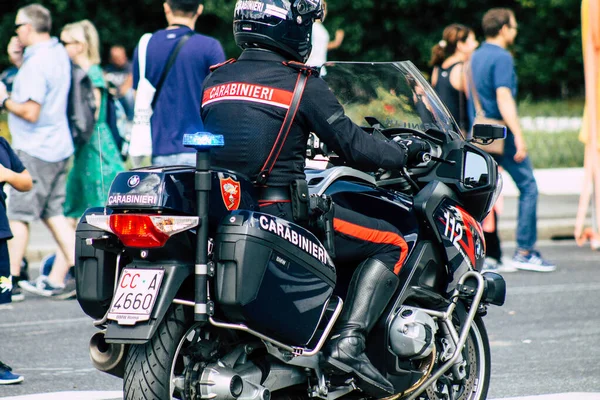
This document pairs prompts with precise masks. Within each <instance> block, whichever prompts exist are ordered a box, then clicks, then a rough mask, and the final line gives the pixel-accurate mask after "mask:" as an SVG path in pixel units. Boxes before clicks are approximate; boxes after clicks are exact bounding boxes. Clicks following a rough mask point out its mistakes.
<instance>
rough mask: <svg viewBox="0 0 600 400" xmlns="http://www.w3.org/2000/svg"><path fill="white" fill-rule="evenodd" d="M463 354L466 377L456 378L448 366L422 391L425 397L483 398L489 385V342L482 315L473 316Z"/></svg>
mask: <svg viewBox="0 0 600 400" xmlns="http://www.w3.org/2000/svg"><path fill="white" fill-rule="evenodd" d="M455 325H456V324H455ZM458 328H459V327H458V326H457V329H458ZM462 354H463V358H464V360H465V361H466V366H465V372H466V376H465V378H464V379H462V380H457V379H456V378H455V376H454V375H453V373H452V368H450V369H449V370H448V371H447V372H446V373H445V374H444V375H442V376H441V377H440V378H439V379H438V380H437V382H436V383H434V384H433V385H431V386H430V387H428V388H427V389H426V391H425V393H424V394H426V397H425V398H426V399H429V400H442V399H457V400H485V399H486V398H487V392H488V389H489V386H490V362H491V356H490V342H489V339H488V335H487V331H486V329H485V325H484V324H483V320H482V319H481V317H475V320H474V321H473V324H472V325H471V330H470V331H469V336H468V337H467V341H466V343H465V347H464V348H463V352H462Z"/></svg>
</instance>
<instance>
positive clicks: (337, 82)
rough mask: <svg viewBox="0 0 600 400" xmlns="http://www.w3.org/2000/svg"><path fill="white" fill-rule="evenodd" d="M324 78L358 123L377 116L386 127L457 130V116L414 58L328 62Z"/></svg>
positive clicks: (351, 117) (360, 124) (352, 118)
mask: <svg viewBox="0 0 600 400" xmlns="http://www.w3.org/2000/svg"><path fill="white" fill-rule="evenodd" d="M323 79H324V80H325V81H326V82H327V83H328V85H329V87H330V88H331V90H332V91H333V93H334V94H335V95H336V97H337V99H338V101H339V102H340V103H341V104H342V106H344V110H345V111H346V115H348V117H349V118H350V119H351V120H352V121H353V122H354V123H355V124H357V125H359V126H365V122H366V120H365V118H367V117H374V118H376V119H377V120H378V121H379V122H380V123H381V124H382V125H383V126H384V127H385V128H412V129H417V130H420V131H423V132H424V131H426V130H428V129H437V130H440V131H442V132H449V131H454V132H456V133H457V134H459V135H460V136H461V137H462V138H463V139H464V135H463V133H462V132H461V131H460V129H459V128H458V125H457V124H456V122H455V121H454V118H453V117H452V115H451V114H450V112H449V111H448V109H447V108H446V106H445V105H444V103H442V101H441V100H440V99H439V97H438V96H437V94H436V93H435V91H434V90H433V88H432V87H431V86H430V85H429V83H428V82H427V81H426V80H425V78H424V77H423V75H421V73H420V72H419V70H418V69H417V67H415V65H414V64H413V63H412V62H410V61H400V62H382V63H370V62H328V63H326V64H325V74H324V75H323Z"/></svg>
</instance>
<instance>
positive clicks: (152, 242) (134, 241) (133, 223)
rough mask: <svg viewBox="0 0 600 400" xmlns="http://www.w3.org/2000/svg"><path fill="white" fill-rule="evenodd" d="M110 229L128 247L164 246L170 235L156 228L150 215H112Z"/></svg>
mask: <svg viewBox="0 0 600 400" xmlns="http://www.w3.org/2000/svg"><path fill="white" fill-rule="evenodd" d="M110 229H111V230H112V231H113V232H114V233H115V235H117V237H118V238H119V239H120V240H121V242H123V244H124V245H125V246H127V247H138V248H150V247H162V246H164V245H165V243H166V242H167V240H168V239H169V235H166V234H164V233H162V232H161V231H159V230H158V229H156V227H155V226H154V224H153V223H152V220H151V219H150V216H149V215H136V214H116V215H111V216H110Z"/></svg>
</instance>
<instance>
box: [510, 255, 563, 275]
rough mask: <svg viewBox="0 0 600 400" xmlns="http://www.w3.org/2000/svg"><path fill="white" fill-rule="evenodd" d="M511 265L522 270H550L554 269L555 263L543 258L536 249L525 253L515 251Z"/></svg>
mask: <svg viewBox="0 0 600 400" xmlns="http://www.w3.org/2000/svg"><path fill="white" fill-rule="evenodd" d="M512 265H513V266H514V267H515V268H517V269H521V270H524V271H535V272H552V271H554V270H556V265H554V264H552V263H550V262H548V261H546V260H544V259H543V258H542V256H541V254H540V252H539V251H536V250H531V251H530V252H529V254H527V255H523V254H521V253H519V252H518V251H517V252H515V255H514V256H513V258H512Z"/></svg>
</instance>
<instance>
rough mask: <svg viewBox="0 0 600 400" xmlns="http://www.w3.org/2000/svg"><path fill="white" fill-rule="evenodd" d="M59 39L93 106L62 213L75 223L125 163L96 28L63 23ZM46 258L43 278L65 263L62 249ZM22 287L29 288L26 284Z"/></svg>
mask: <svg viewBox="0 0 600 400" xmlns="http://www.w3.org/2000/svg"><path fill="white" fill-rule="evenodd" d="M60 41H61V43H62V44H63V46H64V47H65V49H66V50H67V54H68V55H69V58H70V59H71V61H72V62H73V64H74V65H76V66H78V67H80V68H81V69H83V70H84V71H85V72H86V73H87V75H88V77H89V78H90V80H91V82H92V85H93V87H94V89H93V92H94V98H95V105H96V107H95V110H96V112H95V119H96V123H95V126H94V129H93V133H92V134H91V137H90V138H89V140H87V141H86V142H84V143H79V144H76V145H75V153H74V157H73V166H72V168H71V170H70V171H69V175H68V177H67V188H66V199H65V203H64V214H65V216H66V217H67V219H68V220H69V222H70V223H71V224H72V225H73V226H75V225H76V222H77V219H79V218H80V217H81V215H82V214H83V212H84V211H85V210H86V209H87V208H90V207H101V206H103V205H104V203H105V200H106V197H107V195H108V189H109V187H110V184H111V182H112V181H113V179H114V178H115V176H116V175H117V173H119V172H121V171H124V170H125V165H124V163H123V161H122V159H121V153H120V151H119V149H118V147H117V144H116V143H115V140H114V139H113V136H112V133H111V131H110V128H109V126H108V124H107V121H106V115H107V85H106V82H105V80H104V76H103V72H102V69H101V68H100V65H99V64H100V50H99V47H100V46H99V38H98V31H97V30H96V28H95V27H94V25H93V24H92V23H91V22H90V21H88V20H82V21H79V22H75V23H72V24H68V25H65V27H64V28H63V29H62V32H61V34H60ZM48 258H49V260H50V261H45V262H43V269H42V275H41V276H42V278H43V277H44V275H46V274H49V273H50V270H52V269H54V267H55V266H56V265H57V263H66V262H67V261H66V260H65V259H64V256H63V255H62V252H57V253H56V256H55V258H54V260H53V261H52V257H48ZM52 264H53V265H52ZM66 278H67V276H65V279H66ZM23 289H25V290H28V288H27V287H25V286H23ZM28 291H29V290H28ZM31 291H33V292H34V293H35V290H31Z"/></svg>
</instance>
